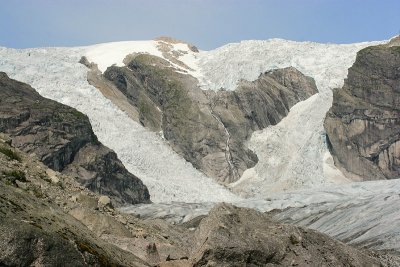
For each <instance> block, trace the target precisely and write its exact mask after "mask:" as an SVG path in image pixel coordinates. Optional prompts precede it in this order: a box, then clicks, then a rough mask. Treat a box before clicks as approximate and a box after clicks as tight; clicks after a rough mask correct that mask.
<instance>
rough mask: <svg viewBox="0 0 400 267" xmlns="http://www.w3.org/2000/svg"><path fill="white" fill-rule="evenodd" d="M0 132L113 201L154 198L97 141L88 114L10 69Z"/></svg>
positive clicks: (0, 81)
mask: <svg viewBox="0 0 400 267" xmlns="http://www.w3.org/2000/svg"><path fill="white" fill-rule="evenodd" d="M0 132H5V133H7V134H9V135H10V137H11V139H12V145H13V146H15V147H17V148H19V149H21V150H23V151H24V152H26V153H29V154H35V155H36V156H37V157H38V158H39V159H40V160H41V161H42V162H43V163H44V164H45V165H47V166H48V167H50V168H51V169H53V170H55V171H60V172H64V173H66V174H68V175H71V176H73V177H76V179H78V180H79V182H80V183H81V184H83V185H85V186H86V187H88V188H89V189H91V190H92V191H95V192H98V193H101V194H105V195H109V196H110V197H111V198H112V202H113V204H114V205H121V204H123V203H129V204H136V203H145V202H149V193H148V190H147V188H146V186H144V185H143V183H142V182H141V181H140V180H139V179H138V178H137V177H136V176H134V175H132V174H130V173H129V172H128V171H127V170H126V169H125V167H124V166H123V165H122V163H121V162H120V160H119V159H118V157H117V155H116V154H115V153H114V151H112V150H110V149H108V148H107V147H105V146H103V145H102V144H101V143H100V142H99V141H98V140H97V137H96V136H95V134H94V133H93V131H92V128H91V125H90V122H89V119H88V117H87V116H86V115H84V114H82V113H81V112H79V111H77V110H76V109H73V108H70V107H68V106H65V105H62V104H60V103H57V102H55V101H52V100H49V99H46V98H43V97H42V96H40V95H39V94H38V93H37V92H36V91H35V90H34V89H33V88H31V87H30V86H28V85H26V84H24V83H20V82H17V81H15V80H12V79H10V78H8V76H7V75H6V74H5V73H0Z"/></svg>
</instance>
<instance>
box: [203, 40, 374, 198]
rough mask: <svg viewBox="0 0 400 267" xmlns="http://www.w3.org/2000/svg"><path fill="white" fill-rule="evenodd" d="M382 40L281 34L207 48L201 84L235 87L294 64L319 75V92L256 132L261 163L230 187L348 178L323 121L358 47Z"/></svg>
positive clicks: (261, 189) (256, 189)
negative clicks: (332, 40) (331, 40)
mask: <svg viewBox="0 0 400 267" xmlns="http://www.w3.org/2000/svg"><path fill="white" fill-rule="evenodd" d="M378 43H380V42H369V43H358V44H347V45H337V44H318V43H311V42H293V41H286V40H281V39H272V40H267V41H242V42H240V43H235V44H228V45H226V46H223V47H220V48H218V49H216V50H213V51H209V52H202V53H200V55H199V66H200V68H201V71H202V72H203V74H204V76H203V78H200V82H201V84H203V86H204V87H205V88H206V87H210V88H211V89H214V90H217V89H219V88H221V87H223V88H226V89H228V90H234V89H235V87H236V83H237V82H238V81H239V80H240V79H246V80H255V79H256V78H257V77H258V75H259V74H260V73H262V72H265V71H267V70H271V69H275V68H283V67H287V66H293V67H295V68H297V69H298V70H299V71H301V72H303V73H304V74H305V75H308V76H311V77H313V78H314V79H315V81H316V84H317V87H318V90H319V94H317V95H315V96H313V97H311V98H310V99H308V100H306V101H303V102H300V103H298V104H297V105H295V106H294V107H293V108H292V109H291V111H290V113H289V114H288V116H287V117H285V118H284V119H283V120H282V121H281V122H279V123H278V124H277V125H275V126H269V127H267V128H266V129H264V130H262V131H258V132H255V133H253V136H252V138H251V139H250V141H249V143H248V146H249V148H250V149H252V150H253V151H254V152H255V153H256V154H257V156H258V158H259V163H258V164H257V165H256V166H255V167H254V168H252V169H249V170H247V171H245V172H244V174H243V175H242V177H241V179H240V180H239V181H237V182H236V183H234V184H231V188H232V189H233V191H234V192H236V193H239V194H241V195H243V196H246V197H249V196H263V195H265V194H268V193H269V192H274V191H284V190H293V189H299V188H308V187H310V186H318V185H321V184H335V183H344V182H349V180H348V179H347V178H345V177H344V175H343V174H342V173H341V172H340V171H339V170H338V169H336V167H335V166H334V165H333V159H332V157H331V155H330V153H329V151H328V149H327V145H326V143H325V131H324V128H323V120H324V118H325V114H326V112H327V111H328V109H329V107H330V106H331V103H332V89H334V88H338V87H341V86H342V85H343V81H344V79H345V78H346V76H347V69H348V68H349V67H350V66H351V65H352V64H353V62H354V61H355V58H356V54H357V52H358V51H359V50H361V49H362V48H364V47H367V46H370V45H376V44H378Z"/></svg>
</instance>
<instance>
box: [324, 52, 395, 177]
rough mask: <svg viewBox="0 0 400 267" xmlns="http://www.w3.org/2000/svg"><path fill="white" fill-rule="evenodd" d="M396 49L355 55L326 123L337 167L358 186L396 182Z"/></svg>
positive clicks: (336, 94) (335, 96)
mask: <svg viewBox="0 0 400 267" xmlns="http://www.w3.org/2000/svg"><path fill="white" fill-rule="evenodd" d="M399 107H400V46H391V45H380V46H373V47H368V48H365V49H363V50H361V51H360V52H358V54H357V60H356V62H355V63H354V64H353V66H352V67H351V68H350V69H349V75H348V77H347V79H346V81H345V84H344V86H343V87H342V88H341V89H338V90H336V91H335V92H334V98H333V104H332V108H331V109H330V110H329V112H328V114H327V117H326V119H325V129H326V131H327V134H328V137H329V141H330V145H331V150H332V154H333V155H334V159H335V163H336V164H337V165H338V166H340V167H342V168H344V169H345V170H346V171H348V172H350V173H352V174H354V175H355V176H357V177H359V179H361V180H377V179H396V178H400V108H399Z"/></svg>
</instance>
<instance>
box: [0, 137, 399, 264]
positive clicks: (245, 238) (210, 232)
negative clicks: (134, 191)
mask: <svg viewBox="0 0 400 267" xmlns="http://www.w3.org/2000/svg"><path fill="white" fill-rule="evenodd" d="M10 143H11V139H9V137H7V136H5V135H1V137H0V193H1V194H0V196H1V197H0V214H1V216H0V237H1V238H0V265H2V266H32V265H34V266H395V265H396V264H399V263H400V261H396V260H398V259H396V258H395V257H393V256H390V255H384V254H377V253H372V252H368V251H363V250H358V249H355V248H353V247H350V246H348V245H345V244H344V243H341V242H339V241H336V240H334V239H332V238H330V237H328V236H326V235H323V234H320V233H318V232H316V231H313V230H308V229H305V228H301V227H295V226H291V225H286V224H280V223H277V222H274V221H273V220H272V219H271V217H270V216H269V215H268V214H264V213H260V212H257V211H255V210H252V209H244V208H236V207H234V206H232V205H228V204H220V205H218V206H216V207H215V208H214V209H213V210H211V212H210V213H209V215H208V216H202V217H199V218H196V219H194V220H192V221H190V222H188V223H185V224H183V225H175V226H174V225H170V224H168V223H166V222H165V221H163V220H141V219H140V218H137V217H135V216H133V215H127V214H121V213H119V212H118V211H117V210H115V209H114V208H113V206H112V204H111V202H110V200H109V198H107V197H105V196H100V195H97V194H96V193H93V192H91V191H89V190H88V189H86V188H84V187H82V186H81V185H80V184H79V183H78V182H77V181H76V180H75V179H74V178H72V177H69V176H67V175H63V174H61V173H59V172H54V171H53V170H51V169H49V168H47V167H46V166H45V165H44V164H42V163H41V162H39V161H38V160H37V159H36V157H34V156H31V155H28V154H26V153H24V152H22V151H20V150H18V149H16V148H13V147H11V146H10V145H9V144H10Z"/></svg>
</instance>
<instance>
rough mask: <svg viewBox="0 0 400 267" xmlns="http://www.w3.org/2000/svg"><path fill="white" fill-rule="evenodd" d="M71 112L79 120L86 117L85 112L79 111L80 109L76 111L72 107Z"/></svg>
mask: <svg viewBox="0 0 400 267" xmlns="http://www.w3.org/2000/svg"><path fill="white" fill-rule="evenodd" d="M71 113H72V115H74V116H75V117H76V118H78V119H80V120H82V119H85V118H86V116H85V114H83V113H82V112H80V111H77V110H76V109H73V110H72V112H71Z"/></svg>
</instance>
